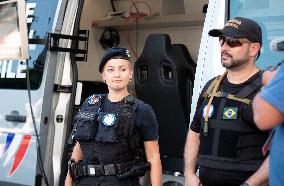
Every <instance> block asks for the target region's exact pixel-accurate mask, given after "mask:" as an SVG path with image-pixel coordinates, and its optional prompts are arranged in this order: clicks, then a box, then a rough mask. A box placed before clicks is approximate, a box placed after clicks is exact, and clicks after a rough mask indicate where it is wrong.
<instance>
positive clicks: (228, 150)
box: [217, 130, 246, 159]
mask: <svg viewBox="0 0 284 186" xmlns="http://www.w3.org/2000/svg"><path fill="white" fill-rule="evenodd" d="M244 134H246V133H244V132H238V131H229V130H221V131H220V138H219V145H218V151H217V155H218V156H220V157H226V158H234V159H236V157H237V144H238V141H239V136H242V135H244Z"/></svg>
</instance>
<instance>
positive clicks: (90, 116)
mask: <svg viewBox="0 0 284 186" xmlns="http://www.w3.org/2000/svg"><path fill="white" fill-rule="evenodd" d="M99 71H100V72H101V73H102V77H103V80H104V81H105V83H106V84H107V86H108V90H109V93H108V94H107V95H92V96H90V97H88V98H87V99H86V100H85V101H84V103H83V105H82V107H81V109H80V111H79V112H78V114H77V115H76V117H75V119H76V122H75V128H74V129H73V133H72V138H73V139H74V140H75V141H76V144H75V146H74V148H73V152H72V156H71V160H70V161H69V163H68V166H69V168H68V169H69V172H68V175H67V177H66V180H65V186H70V185H72V182H75V185H80V186H83V185H84V186H86V185H90V186H91V185H107V186H134V185H139V179H138V178H139V176H143V175H144V174H145V173H146V171H147V170H150V179H151V183H152V185H153V186H160V185H161V175H162V168H161V161H160V154H159V146H158V123H157V120H156V117H155V114H154V112H153V110H152V107H151V106H150V105H148V104H146V103H144V102H142V101H141V100H138V99H136V98H134V97H132V96H130V95H129V92H128V90H127V85H128V84H129V82H130V81H131V78H132V75H133V66H132V64H131V63H130V53H129V51H128V50H127V49H125V48H121V47H113V48H109V49H108V50H107V51H106V53H105V54H104V56H103V58H102V60H101V63H100V66H99Z"/></svg>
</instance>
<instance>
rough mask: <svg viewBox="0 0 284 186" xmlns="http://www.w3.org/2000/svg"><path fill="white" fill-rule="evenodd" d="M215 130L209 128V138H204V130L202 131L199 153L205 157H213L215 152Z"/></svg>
mask: <svg viewBox="0 0 284 186" xmlns="http://www.w3.org/2000/svg"><path fill="white" fill-rule="evenodd" d="M214 132H215V131H214V129H212V128H209V133H208V136H204V134H203V128H202V129H201V131H200V138H201V144H202V145H200V149H199V153H200V154H204V155H211V154H212V152H213V144H214Z"/></svg>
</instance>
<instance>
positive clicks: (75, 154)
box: [65, 142, 83, 186]
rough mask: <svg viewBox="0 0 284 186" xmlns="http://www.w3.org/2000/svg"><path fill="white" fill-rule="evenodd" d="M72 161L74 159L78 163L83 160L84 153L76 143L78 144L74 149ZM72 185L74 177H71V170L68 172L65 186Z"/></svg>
mask: <svg viewBox="0 0 284 186" xmlns="http://www.w3.org/2000/svg"><path fill="white" fill-rule="evenodd" d="M71 159H74V160H75V161H76V162H78V161H79V160H82V159H83V153H82V150H81V147H80V143H79V142H76V144H75V146H74V148H73V152H72V155H71ZM72 185H73V181H72V177H71V176H70V174H69V170H68V173H67V175H66V179H65V186H72Z"/></svg>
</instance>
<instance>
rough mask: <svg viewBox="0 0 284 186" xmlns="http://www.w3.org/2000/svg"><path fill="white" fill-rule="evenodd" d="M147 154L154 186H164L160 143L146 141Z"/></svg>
mask: <svg viewBox="0 0 284 186" xmlns="http://www.w3.org/2000/svg"><path fill="white" fill-rule="evenodd" d="M144 147H145V153H146V158H147V161H148V162H150V165H151V169H150V178H151V183H152V186H161V185H162V165H161V160H160V152H159V144H158V141H157V140H156V141H145V142H144Z"/></svg>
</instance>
